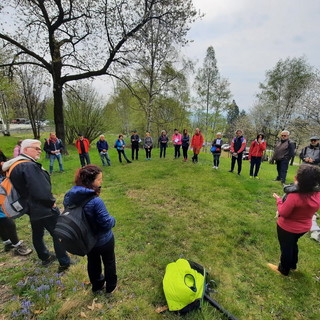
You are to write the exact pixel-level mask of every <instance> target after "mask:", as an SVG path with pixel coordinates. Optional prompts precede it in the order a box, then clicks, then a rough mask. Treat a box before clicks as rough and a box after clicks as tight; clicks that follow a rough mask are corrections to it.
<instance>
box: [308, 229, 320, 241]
mask: <svg viewBox="0 0 320 320" xmlns="http://www.w3.org/2000/svg"><path fill="white" fill-rule="evenodd" d="M310 238H311V239H314V240H316V241H318V242H320V231H312V232H311V234H310Z"/></svg>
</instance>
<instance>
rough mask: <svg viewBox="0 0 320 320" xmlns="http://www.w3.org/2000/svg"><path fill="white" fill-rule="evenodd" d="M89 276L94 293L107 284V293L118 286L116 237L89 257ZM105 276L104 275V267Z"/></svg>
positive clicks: (95, 249)
mask: <svg viewBox="0 0 320 320" xmlns="http://www.w3.org/2000/svg"><path fill="white" fill-rule="evenodd" d="M87 258H88V266H87V268H88V275H89V279H90V282H91V284H92V291H97V290H100V289H102V288H103V286H104V283H106V291H107V292H111V291H112V290H113V289H114V288H115V287H116V286H117V271H116V256H115V253H114V237H113V236H112V238H111V240H110V241H108V242H107V243H106V244H105V245H104V246H101V247H95V248H93V249H92V250H91V251H90V252H89V253H88V255H87ZM101 262H102V263H103V266H104V274H103V273H102V265H101Z"/></svg>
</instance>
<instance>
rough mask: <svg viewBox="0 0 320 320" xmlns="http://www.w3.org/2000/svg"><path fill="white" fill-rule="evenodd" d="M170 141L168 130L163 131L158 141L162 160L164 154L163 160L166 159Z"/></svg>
mask: <svg viewBox="0 0 320 320" xmlns="http://www.w3.org/2000/svg"><path fill="white" fill-rule="evenodd" d="M168 141H169V138H168V136H167V132H166V130H162V131H161V135H160V137H159V139H158V142H159V145H160V158H162V154H163V158H165V157H166V150H167V146H168Z"/></svg>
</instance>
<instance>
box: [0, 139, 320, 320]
mask: <svg viewBox="0 0 320 320" xmlns="http://www.w3.org/2000/svg"><path fill="white" fill-rule="evenodd" d="M17 138H18V137H1V138H0V148H1V149H2V150H3V151H4V152H5V154H6V155H7V156H10V155H11V154H12V149H13V146H14V145H15V142H16V140H17ZM107 140H108V142H109V144H110V145H111V146H113V142H114V140H115V137H114V136H112V137H111V136H107ZM125 140H128V139H125ZM69 152H70V155H69V156H66V157H64V166H65V173H64V174H60V173H54V174H53V175H52V187H53V193H54V195H55V196H56V198H57V203H58V206H61V203H62V200H63V196H64V194H65V192H66V191H67V190H68V189H69V188H70V187H71V186H72V184H73V177H74V172H75V169H76V168H78V167H79V164H80V162H79V158H78V155H77V154H76V152H75V149H74V148H73V147H71V146H70V147H69ZM130 152H131V150H127V155H130ZM152 153H153V158H152V160H151V161H145V157H144V152H143V151H142V150H141V151H140V160H139V161H134V162H133V163H132V164H120V163H119V162H118V160H117V154H116V151H115V150H114V149H112V150H110V152H109V154H110V156H111V161H112V166H111V167H103V172H104V181H103V190H102V194H101V197H102V198H103V199H104V200H105V203H106V205H107V208H108V209H109V211H110V213H111V214H112V215H113V216H114V217H115V218H116V220H117V224H116V226H115V228H114V234H115V239H116V257H117V271H118V277H119V287H118V290H117V291H116V292H115V293H114V294H113V295H112V296H110V297H106V296H104V295H98V296H94V295H93V294H92V293H91V290H90V285H89V283H88V277H87V273H86V259H85V258H76V257H73V258H76V259H77V261H78V262H77V263H76V264H75V265H74V266H72V267H71V268H70V270H69V271H68V272H67V273H65V274H63V275H58V274H56V271H57V267H58V265H57V264H54V265H52V266H50V267H49V268H42V267H41V266H40V263H39V260H38V259H37V256H36V254H35V253H33V254H32V255H31V256H29V257H26V258H21V257H15V256H12V255H11V254H10V253H5V252H3V251H2V252H1V253H0V266H1V272H0V295H1V302H0V303H1V305H0V319H43V320H44V319H79V318H84V319H114V320H117V319H143V320H145V319H146V320H153V319H155V320H157V319H164V320H171V319H178V318H180V317H178V316H176V315H174V314H172V313H170V312H164V313H162V314H158V313H156V312H155V310H156V308H157V307H159V306H163V305H165V304H166V301H165V298H164V294H163V291H162V278H163V275H164V270H165V267H166V265H167V264H168V263H170V262H172V261H175V260H176V259H178V258H179V257H184V258H187V259H191V260H193V261H195V262H198V263H200V264H202V265H204V266H205V267H206V268H207V269H208V270H209V272H210V274H211V276H212V277H213V278H214V279H215V280H216V281H217V283H218V288H217V291H218V293H215V294H212V296H213V297H214V298H215V299H216V300H217V301H218V302H219V303H220V304H221V305H222V306H224V307H225V308H226V309H227V310H228V311H229V312H231V313H232V314H233V315H234V316H236V317H237V318H238V319H245V320H247V319H254V320H256V319H266V320H267V319H282V320H284V319H286V320H289V319H292V320H296V319H301V320H302V319H304V320H307V319H308V320H311V319H314V320H315V319H319V314H320V301H319V292H320V291H319V287H320V283H319V281H320V280H319V279H320V256H319V243H317V242H315V241H313V240H311V239H310V238H309V235H306V236H304V237H302V238H301V240H300V241H299V248H300V253H299V258H300V262H299V264H298V270H297V271H296V272H294V273H293V274H292V275H290V276H289V277H283V276H280V275H277V274H275V273H273V272H272V271H270V270H269V269H268V268H267V267H266V263H267V262H271V263H275V264H276V263H278V259H279V247H278V241H277V237H276V220H275V218H274V217H275V211H276V206H275V201H274V199H273V198H272V193H273V192H277V193H278V194H280V195H281V194H282V186H281V185H280V184H279V183H278V182H273V181H271V180H272V179H273V178H275V176H276V168H275V166H274V165H270V164H268V163H263V165H262V167H261V173H260V177H261V180H252V179H249V162H248V161H244V163H243V170H242V174H241V176H238V175H236V174H233V173H229V172H228V170H229V168H230V159H229V158H227V154H226V153H225V154H224V155H223V158H222V159H221V165H220V168H219V170H214V169H212V156H211V155H210V154H200V156H199V163H198V164H196V165H194V164H192V163H191V162H190V160H189V162H187V163H184V162H182V161H181V160H180V159H179V160H173V148H169V150H168V155H167V158H166V159H159V150H158V149H155V150H153V152H152ZM90 156H91V161H92V163H94V164H97V165H101V162H100V159H99V157H98V153H97V151H96V149H95V146H94V145H93V146H92V150H91V152H90ZM190 158H191V154H190ZM41 162H42V164H43V166H44V167H45V168H47V169H48V167H49V162H48V160H47V159H45V158H44V157H43V159H42V160H41ZM55 169H56V170H57V169H58V164H57V163H55ZM296 169H297V166H293V167H290V168H289V173H288V181H289V182H290V181H293V177H294V174H295V172H296ZM17 225H18V233H19V235H20V237H21V238H22V239H24V240H25V241H26V242H27V243H28V244H29V245H31V234H30V227H29V224H28V217H27V216H24V217H22V218H20V219H18V220H17ZM46 241H47V244H48V245H49V246H51V247H52V242H51V240H50V238H49V237H48V236H46ZM184 319H187V320H194V319H196V320H197V319H223V318H222V317H221V315H220V313H219V312H217V311H216V310H215V309H213V308H212V307H211V306H209V305H206V304H205V305H204V307H203V308H202V310H201V311H196V312H192V313H190V314H188V315H187V316H185V317H184Z"/></svg>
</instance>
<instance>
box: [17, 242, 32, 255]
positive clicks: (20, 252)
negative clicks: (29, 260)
mask: <svg viewBox="0 0 320 320" xmlns="http://www.w3.org/2000/svg"><path fill="white" fill-rule="evenodd" d="M31 252H32V249H29V248H27V247H26V245H25V244H23V243H22V241H21V243H20V244H19V245H18V246H17V247H14V250H13V253H14V254H15V255H16V256H27V255H28V254H30V253H31Z"/></svg>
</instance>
